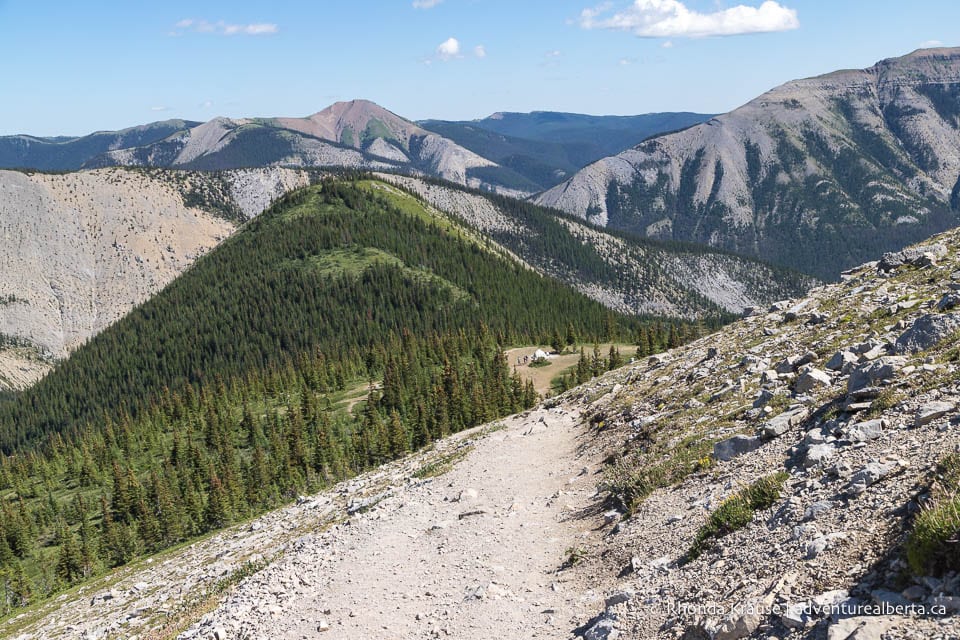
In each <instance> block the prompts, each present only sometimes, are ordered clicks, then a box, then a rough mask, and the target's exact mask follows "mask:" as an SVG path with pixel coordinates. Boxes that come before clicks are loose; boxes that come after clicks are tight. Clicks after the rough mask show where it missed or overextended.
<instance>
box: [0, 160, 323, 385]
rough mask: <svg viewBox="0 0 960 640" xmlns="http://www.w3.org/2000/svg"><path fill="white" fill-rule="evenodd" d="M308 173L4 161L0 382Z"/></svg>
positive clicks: (162, 280) (21, 381)
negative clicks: (81, 167) (39, 169)
mask: <svg viewBox="0 0 960 640" xmlns="http://www.w3.org/2000/svg"><path fill="white" fill-rule="evenodd" d="M308 183H309V177H308V176H307V175H306V173H304V172H299V171H294V170H289V169H276V168H273V169H251V170H237V171H232V172H226V173H223V174H219V175H214V174H199V173H191V174H187V173H184V172H176V171H159V170H129V169H120V168H109V169H98V170H94V171H87V172H78V173H68V174H41V173H22V172H15V171H0V265H2V270H3V274H4V277H3V278H2V281H0V336H3V337H4V339H3V341H0V352H2V354H3V355H2V358H0V388H4V387H8V388H9V387H13V388H20V387H23V386H27V385H28V384H30V383H32V382H33V381H35V380H36V379H37V378H38V377H40V376H42V375H43V374H44V373H45V372H46V371H47V370H48V369H49V366H50V360H52V359H57V358H62V357H65V356H66V355H67V354H69V353H70V352H71V351H72V350H73V349H74V348H76V347H77V346H79V345H80V344H82V343H83V342H84V341H86V340H87V339H89V338H90V337H91V336H93V335H94V334H96V333H97V332H99V331H100V330H101V329H103V328H104V327H106V326H107V325H108V324H110V323H112V322H113V321H115V320H116V319H118V318H119V317H120V316H122V315H123V314H125V313H126V312H127V311H129V310H130V309H131V308H132V307H133V306H135V305H136V304H139V303H140V302H143V301H144V300H146V299H147V298H148V297H149V296H150V295H152V294H154V293H156V292H157V291H159V290H160V289H161V288H162V287H163V286H164V285H166V284H167V283H168V282H170V281H171V280H172V279H173V278H175V277H176V276H177V275H179V274H180V273H181V272H183V270H184V269H186V268H187V267H188V266H190V265H191V264H193V262H194V261H195V260H196V259H197V258H198V257H199V256H201V255H203V254H204V253H205V252H206V251H208V250H210V249H211V248H213V247H215V246H216V245H217V244H218V243H219V242H220V241H221V240H223V239H224V238H226V237H227V236H229V235H230V234H231V233H232V232H233V231H234V230H235V229H236V228H237V226H238V225H239V224H240V223H242V222H243V221H245V220H246V219H247V218H249V217H252V216H253V215H256V214H258V213H260V211H262V210H263V209H264V208H266V206H267V205H269V204H270V202H271V201H273V200H274V199H275V198H277V197H279V196H280V195H282V194H283V193H286V192H287V191H289V190H291V189H293V188H295V187H298V186H303V185H305V184H308Z"/></svg>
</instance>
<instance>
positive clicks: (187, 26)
mask: <svg viewBox="0 0 960 640" xmlns="http://www.w3.org/2000/svg"><path fill="white" fill-rule="evenodd" d="M173 26H174V28H175V30H174V31H172V32H170V35H172V36H179V35H183V33H184V32H186V31H190V32H193V33H210V34H215V35H220V36H238V35H243V36H267V35H273V34H275V33H277V32H279V31H280V27H278V26H277V25H276V24H274V23H272V22H253V23H250V24H232V23H229V22H224V21H223V20H218V21H217V22H209V21H207V20H194V19H193V18H184V19H183V20H180V21H179V22H177V23H176V24H175V25H173Z"/></svg>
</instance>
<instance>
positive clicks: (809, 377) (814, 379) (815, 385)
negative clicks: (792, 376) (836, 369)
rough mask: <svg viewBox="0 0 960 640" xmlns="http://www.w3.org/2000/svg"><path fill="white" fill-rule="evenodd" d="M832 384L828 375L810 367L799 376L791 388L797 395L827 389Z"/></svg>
mask: <svg viewBox="0 0 960 640" xmlns="http://www.w3.org/2000/svg"><path fill="white" fill-rule="evenodd" d="M832 383H833V380H832V379H831V378H830V374H828V373H826V372H825V371H821V370H820V369H817V368H815V367H810V368H808V369H807V370H805V371H804V372H803V373H801V374H800V377H799V378H797V383H796V385H794V387H793V388H794V391H796V392H797V393H798V394H799V393H810V392H811V391H814V390H816V389H822V388H824V387H829V386H830V385H831V384H832Z"/></svg>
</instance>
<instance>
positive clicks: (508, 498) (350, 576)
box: [7, 231, 960, 640]
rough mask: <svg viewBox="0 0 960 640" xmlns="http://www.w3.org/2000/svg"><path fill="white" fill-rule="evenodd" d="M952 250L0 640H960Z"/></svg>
mask: <svg viewBox="0 0 960 640" xmlns="http://www.w3.org/2000/svg"><path fill="white" fill-rule="evenodd" d="M958 242H960V232H958V231H951V232H949V233H947V234H944V235H942V236H940V237H937V238H933V239H932V240H931V241H930V242H928V243H925V244H924V245H923V246H921V247H918V248H913V249H910V250H907V251H904V252H898V253H893V254H888V255H886V256H884V257H883V260H882V261H879V262H872V263H868V264H866V265H863V266H862V267H859V268H857V269H854V270H852V271H850V272H848V273H846V274H844V276H843V281H842V282H841V283H839V284H834V285H828V286H824V287H821V288H818V289H815V290H813V291H811V292H810V294H809V295H808V296H807V297H804V298H799V299H794V300H789V301H782V302H779V303H777V304H774V305H772V306H770V307H768V308H764V309H760V310H756V311H755V312H753V313H751V314H750V315H749V316H747V317H745V318H744V319H743V320H741V321H739V322H737V323H735V324H733V325H730V326H728V327H727V328H725V329H724V330H722V331H720V332H718V333H716V334H713V335H711V336H708V337H705V338H703V339H701V340H699V341H697V342H695V343H692V344H691V345H688V346H686V347H681V348H679V349H676V350H673V351H671V352H668V353H666V354H661V355H658V356H654V357H652V358H650V359H649V360H645V361H643V362H635V363H632V364H630V365H628V366H626V367H624V368H622V369H619V370H616V371H613V372H611V373H609V374H606V375H605V376H604V377H602V378H599V379H596V380H594V381H593V382H591V383H588V384H587V385H584V386H582V387H578V388H576V389H573V390H571V391H569V392H567V393H565V394H563V395H561V396H558V397H555V398H552V399H550V400H548V401H547V402H545V403H544V405H543V406H541V407H539V408H537V409H535V410H533V411H531V412H526V413H523V414H521V415H519V416H516V417H514V418H511V419H508V420H505V421H504V422H503V423H498V424H494V425H491V426H489V427H487V428H485V429H481V430H479V431H475V432H472V433H469V434H467V435H466V436H464V435H461V436H456V437H454V438H452V439H447V440H444V441H441V442H439V443H438V444H437V446H436V449H435V450H433V451H429V452H426V453H425V454H419V455H416V456H410V457H407V458H405V459H404V460H402V461H400V462H397V463H393V464H391V465H388V466H384V467H382V468H381V469H379V470H377V471H376V472H373V473H370V474H367V475H365V476H361V477H360V478H359V479H357V480H354V481H350V482H346V483H342V484H340V485H337V486H336V487H334V488H333V490H331V491H328V492H325V493H322V494H318V495H316V496H312V497H302V498H300V499H299V500H298V501H297V504H296V505H292V506H290V507H288V508H286V509H284V510H281V511H277V512H274V513H272V514H268V515H266V516H263V517H262V518H259V519H257V520H255V521H253V522H251V523H247V524H244V525H241V526H237V527H234V528H233V529H231V530H229V531H227V532H225V533H223V534H219V535H216V536H212V537H210V538H207V539H204V540H203V541H201V542H198V543H196V544H194V545H191V546H189V547H187V548H183V549H177V550H174V551H171V552H169V553H167V554H164V555H162V556H159V557H157V558H154V559H153V560H152V561H147V562H143V563H140V564H137V565H133V566H131V567H128V568H125V569H123V570H121V571H118V572H116V573H114V574H110V575H108V576H106V577H104V578H101V579H98V580H97V581H96V582H93V583H90V584H88V585H85V586H83V587H81V588H79V589H77V590H74V591H72V592H70V593H67V594H65V595H63V596H62V597H60V598H58V599H57V600H56V601H51V602H49V603H45V604H43V605H42V606H40V607H38V608H35V609H33V610H31V611H30V612H29V613H24V614H21V615H19V616H17V617H15V618H13V619H12V620H10V621H8V622H7V630H8V631H9V632H10V633H11V634H12V635H13V637H17V638H28V637H30V638H32V637H39V638H48V637H49V638H55V637H56V638H58V637H64V635H66V634H74V635H76V636H78V637H98V638H99V637H106V636H108V635H110V634H119V633H141V634H149V637H157V638H172V637H178V638H184V639H200V638H203V639H206V638H226V637H271V638H302V637H304V636H306V637H313V636H314V635H315V634H318V633H320V634H322V633H325V632H328V631H329V632H332V633H333V634H340V635H346V636H357V637H370V636H398V637H410V638H433V637H457V638H468V637H469V638H499V637H503V636H504V635H505V634H507V635H509V634H514V633H516V630H517V629H521V630H537V633H538V634H541V635H542V636H543V637H569V638H572V637H582V638H585V639H587V640H609V639H613V638H686V639H690V638H695V639H701V638H702V639H707V638H710V639H718V640H737V639H741V638H749V637H752V638H760V637H778V638H810V639H824V638H826V639H829V640H841V639H843V640H850V639H856V638H861V639H862V638H884V639H892V638H897V639H900V638H916V639H921V638H940V639H948V638H956V637H958V635H960V574H958V570H960V566H958V565H957V560H956V551H955V549H954V546H955V545H956V537H955V536H956V531H957V530H958V529H960V521H958V519H957V516H956V513H957V508H958V505H957V497H956V495H957V490H958V486H960V458H958V456H957V451H958V450H960V434H958V431H957V423H958V420H960V413H958V409H960V384H958V380H960V350H958V347H957V344H956V340H955V337H956V334H957V330H958V328H960V312H958V311H957V309H958V308H960V295H958V293H957V292H958V290H960V255H958V252H957V250H956V246H957V245H958ZM605 455H606V460H607V462H606V467H605V468H603V465H602V464H601V462H600V460H601V459H603V458H604V456H605ZM491 469H497V470H498V473H491V472H490V470H491ZM505 479H508V480H509V481H508V482H507V481H505ZM595 487H599V489H600V491H596V492H595V491H594V490H593V489H594V488H595Z"/></svg>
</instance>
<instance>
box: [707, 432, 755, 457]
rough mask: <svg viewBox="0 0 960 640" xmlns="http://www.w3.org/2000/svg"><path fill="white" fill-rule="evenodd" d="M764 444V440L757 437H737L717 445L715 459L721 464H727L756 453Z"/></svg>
mask: <svg viewBox="0 0 960 640" xmlns="http://www.w3.org/2000/svg"><path fill="white" fill-rule="evenodd" d="M762 444H763V440H761V439H760V438H759V437H757V436H745V435H736V436H733V437H732V438H727V439H726V440H721V441H720V442H717V443H715V444H714V445H713V457H714V458H716V459H717V460H720V461H721V462H727V461H729V460H733V459H734V458H736V457H737V456H741V455H743V454H745V453H750V452H751V451H756V450H757V449H759V448H760V446H761V445H762Z"/></svg>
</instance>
